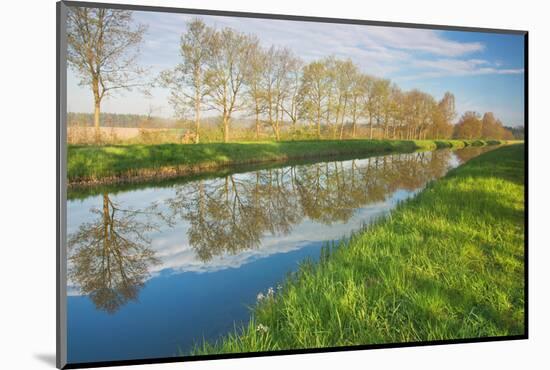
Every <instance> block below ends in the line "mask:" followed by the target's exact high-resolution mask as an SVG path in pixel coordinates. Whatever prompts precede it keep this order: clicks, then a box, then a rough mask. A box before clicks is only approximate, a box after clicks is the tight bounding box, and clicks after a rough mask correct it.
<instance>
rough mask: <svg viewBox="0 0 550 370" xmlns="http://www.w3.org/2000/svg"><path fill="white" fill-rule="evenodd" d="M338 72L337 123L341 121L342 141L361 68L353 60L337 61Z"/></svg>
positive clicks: (336, 70)
mask: <svg viewBox="0 0 550 370" xmlns="http://www.w3.org/2000/svg"><path fill="white" fill-rule="evenodd" d="M334 68H335V72H336V91H337V95H338V103H337V106H336V121H335V123H336V124H338V119H340V140H342V139H343V137H344V122H345V118H346V113H348V110H349V106H350V103H351V100H352V99H353V96H354V93H357V91H358V90H357V89H356V87H355V84H356V82H357V80H358V78H359V68H357V66H356V65H355V64H353V62H352V61H351V59H348V60H345V61H340V60H337V61H336V62H335V65H334Z"/></svg>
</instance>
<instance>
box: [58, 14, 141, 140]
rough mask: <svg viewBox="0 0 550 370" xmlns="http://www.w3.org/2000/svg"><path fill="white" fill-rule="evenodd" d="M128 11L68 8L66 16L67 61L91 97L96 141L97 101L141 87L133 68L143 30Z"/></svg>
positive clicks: (99, 106)
mask: <svg viewBox="0 0 550 370" xmlns="http://www.w3.org/2000/svg"><path fill="white" fill-rule="evenodd" d="M132 14H133V13H132V11H129V10H117V9H105V8H80V7H71V8H69V12H68V15H67V42H68V50H67V60H68V62H69V65H70V66H71V67H72V68H73V69H74V70H75V71H76V72H77V73H78V74H79V75H80V85H82V86H89V87H90V88H91V89H92V93H93V96H94V126H95V129H96V141H99V139H100V130H99V125H100V122H99V116H100V111H101V101H102V100H103V98H104V97H105V96H107V95H109V94H111V93H112V92H114V91H116V90H130V89H132V88H133V87H137V86H143V85H144V84H143V83H139V79H140V78H141V76H142V74H143V73H144V69H142V68H140V67H139V66H138V65H137V57H138V54H139V45H140V44H141V42H142V39H143V34H144V33H145V31H146V27H145V26H144V25H142V24H138V25H135V24H134V23H133V21H132Z"/></svg>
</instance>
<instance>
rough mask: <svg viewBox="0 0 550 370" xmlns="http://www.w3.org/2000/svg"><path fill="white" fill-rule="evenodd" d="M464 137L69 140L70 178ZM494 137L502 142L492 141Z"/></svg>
mask: <svg viewBox="0 0 550 370" xmlns="http://www.w3.org/2000/svg"><path fill="white" fill-rule="evenodd" d="M474 142H476V143H477V142H480V143H482V144H484V143H486V142H482V141H479V140H476V141H463V140H437V141H435V140H418V141H397V140H396V141H392V140H345V141H333V140H326V141H287V142H262V143H258V142H250V143H247V142H242V143H227V144H224V143H210V144H197V145H181V144H155V145H106V146H88V145H69V147H68V168H67V177H68V181H69V184H85V183H91V184H98V183H114V182H127V181H134V180H143V179H151V178H153V179H154V178H162V177H174V176H179V175H183V174H189V173H200V172H206V171H212V170H216V169H219V168H221V167H224V166H228V165H236V164H251V163H261V162H269V161H286V160H290V159H304V158H316V157H327V156H337V155H339V156H341V155H349V156H353V155H365V154H374V153H383V152H411V151H414V150H431V149H436V148H440V147H456V148H459V147H464V146H465V145H470V144H473V143H474ZM492 143H495V144H496V143H500V142H499V141H494V142H492Z"/></svg>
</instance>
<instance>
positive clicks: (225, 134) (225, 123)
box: [223, 112, 229, 143]
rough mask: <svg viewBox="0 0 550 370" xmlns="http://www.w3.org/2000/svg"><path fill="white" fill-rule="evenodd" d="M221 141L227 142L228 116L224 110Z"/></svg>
mask: <svg viewBox="0 0 550 370" xmlns="http://www.w3.org/2000/svg"><path fill="white" fill-rule="evenodd" d="M223 142H224V143H228V142H229V117H227V113H225V112H224V114H223Z"/></svg>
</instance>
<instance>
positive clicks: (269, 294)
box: [267, 287, 275, 297]
mask: <svg viewBox="0 0 550 370" xmlns="http://www.w3.org/2000/svg"><path fill="white" fill-rule="evenodd" d="M274 295H275V291H274V290H273V288H272V287H269V289H268V290H267V296H268V297H273V296H274Z"/></svg>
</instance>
